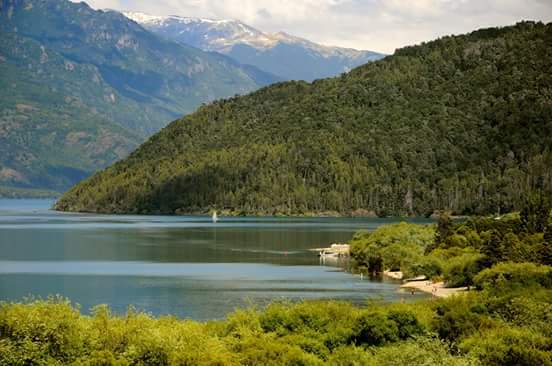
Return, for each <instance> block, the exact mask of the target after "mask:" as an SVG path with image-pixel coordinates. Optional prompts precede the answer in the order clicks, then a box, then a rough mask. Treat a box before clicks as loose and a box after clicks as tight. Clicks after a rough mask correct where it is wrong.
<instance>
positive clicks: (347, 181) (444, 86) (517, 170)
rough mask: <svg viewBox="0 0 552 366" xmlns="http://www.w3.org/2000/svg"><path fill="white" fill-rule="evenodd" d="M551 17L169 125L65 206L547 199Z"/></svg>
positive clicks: (449, 204)
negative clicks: (538, 196)
mask: <svg viewBox="0 0 552 366" xmlns="http://www.w3.org/2000/svg"><path fill="white" fill-rule="evenodd" d="M551 27H552V25H551V24H546V25H545V24H542V23H533V22H523V23H519V24H517V25H515V26H512V27H506V28H498V29H485V30H481V31H476V32H473V33H471V34H468V35H463V36H454V37H444V38H441V39H439V40H436V41H433V42H429V43H425V44H422V45H419V46H415V47H407V48H404V49H402V50H398V51H397V52H396V53H395V54H394V55H393V56H389V57H386V58H385V59H383V60H381V61H377V62H373V63H370V64H367V65H364V66H361V67H359V68H357V69H355V70H352V71H351V72H349V73H347V74H344V75H342V76H340V77H337V78H332V79H325V80H317V81H315V82H313V83H311V84H308V83H306V82H287V83H279V84H275V85H272V86H270V87H267V88H264V89H262V90H259V91H257V92H255V93H252V94H250V95H247V96H244V97H238V98H230V99H227V100H221V101H216V102H214V103H212V104H210V105H208V106H204V107H201V108H199V110H197V111H196V112H195V113H193V114H191V115H189V116H186V117H184V118H183V119H181V120H179V121H175V122H173V123H172V124H171V125H170V126H168V127H167V128H165V129H164V130H162V131H161V132H160V133H159V134H157V135H155V136H154V137H152V138H151V139H150V140H149V141H147V142H146V143H145V144H143V145H142V146H141V147H140V148H139V149H138V150H137V151H135V152H134V153H133V154H132V155H131V156H130V157H129V158H127V159H125V160H123V161H121V162H119V163H117V164H115V165H113V166H111V167H109V168H108V169H106V170H104V171H102V172H101V173H99V174H97V175H95V176H93V177H91V178H90V179H88V180H86V181H84V182H83V183H81V184H79V185H77V186H76V187H74V188H73V189H71V190H70V191H69V192H67V193H66V194H65V195H64V196H63V198H62V199H61V200H60V201H59V202H58V205H57V208H58V209H60V210H67V211H79V210H80V211H91V212H111V213H153V212H155V213H166V214H175V213H177V214H178V213H198V212H207V211H208V210H209V209H212V208H216V209H219V210H227V211H228V212H229V213H234V214H239V213H246V214H298V215H301V214H308V213H313V212H314V213H322V212H325V213H328V212H330V213H334V214H336V213H337V214H353V213H355V212H364V213H368V212H372V213H377V214H378V215H380V216H384V215H389V214H393V215H400V214H420V215H421V214H423V215H425V214H431V213H432V212H433V211H434V210H437V209H444V210H448V211H451V212H452V213H457V214H473V213H490V212H509V211H512V210H520V209H521V207H522V206H523V205H524V203H525V200H526V197H527V195H528V194H532V193H535V192H541V194H542V195H543V196H546V195H548V196H550V195H552V183H551V181H550V179H549V176H550V169H551V167H552V153H551V151H550V146H552V123H551V122H552V119H551V116H552V110H551V105H552V104H551V103H550V95H549V93H548V90H549V89H550V87H551V85H552V77H551V76H550V73H548V72H547V70H550V69H551V67H552V48H551V47H549V46H548V45H549V44H550V37H551V36H550V35H551V34H552V32H551V31H550V29H551Z"/></svg>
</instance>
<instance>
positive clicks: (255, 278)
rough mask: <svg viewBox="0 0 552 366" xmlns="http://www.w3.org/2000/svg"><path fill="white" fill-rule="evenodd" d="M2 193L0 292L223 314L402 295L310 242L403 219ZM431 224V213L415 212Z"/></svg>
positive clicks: (11, 296) (191, 314) (182, 313)
mask: <svg viewBox="0 0 552 366" xmlns="http://www.w3.org/2000/svg"><path fill="white" fill-rule="evenodd" d="M52 204H53V201H52V200H1V199H0V300H10V301H11V300H21V299H23V298H25V297H27V296H29V295H32V296H35V297H38V296H40V297H47V296H48V295H54V294H59V295H62V296H66V297H68V298H70V299H71V300H72V301H74V302H76V303H78V304H80V305H81V309H82V311H83V312H88V311H89V310H90V308H91V307H93V306H94V305H97V304H108V305H110V306H111V307H112V309H113V310H114V311H116V312H119V313H123V312H125V311H126V309H127V306H128V305H133V306H135V307H136V308H138V309H141V310H145V311H147V312H150V313H152V314H154V315H163V314H173V315H176V316H179V317H185V318H192V319H198V320H204V319H217V318H222V317H224V316H225V315H226V314H227V313H229V312H231V311H233V310H234V309H236V308H238V307H244V306H248V305H251V304H254V305H259V306H263V305H265V304H267V303H269V302H271V301H275V300H278V299H287V300H291V301H298V300H302V299H321V298H322V299H339V300H348V301H352V302H354V303H356V304H363V303H365V302H366V301H368V299H379V300H383V301H399V300H400V299H401V297H403V296H404V298H405V299H406V300H412V299H418V298H421V297H425V296H426V295H423V294H416V295H414V296H412V295H410V294H409V295H403V294H401V293H399V292H398V284H397V282H394V281H391V280H383V281H369V280H366V279H363V280H361V279H360V277H359V276H355V275H351V274H350V273H347V272H346V271H344V270H343V269H342V268H341V267H340V266H339V265H338V264H336V263H329V262H326V263H321V262H320V259H319V258H318V257H317V256H316V253H313V252H311V251H309V250H308V249H310V248H316V247H321V246H328V245H329V244H331V243H333V242H345V241H348V240H349V239H350V238H351V237H352V235H353V234H354V233H355V232H356V231H358V230H361V229H362V230H374V229H375V228H377V227H378V226H380V225H382V224H387V223H391V222H397V221H398V220H396V219H350V218H346V219H345V218H264V217H263V218H259V217H251V218H242V217H240V218H227V217H222V218H220V221H219V222H218V223H217V224H213V223H212V222H211V219H210V218H209V217H171V216H115V215H95V214H66V213H59V212H54V211H50V210H49V208H50V207H51V206H52ZM410 221H416V222H420V223H423V222H427V221H424V220H410Z"/></svg>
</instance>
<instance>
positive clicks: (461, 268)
mask: <svg viewBox="0 0 552 366" xmlns="http://www.w3.org/2000/svg"><path fill="white" fill-rule="evenodd" d="M483 258H484V256H483V255H481V254H479V253H476V254H473V253H469V254H463V255H460V256H457V257H454V258H452V259H450V260H449V261H448V262H447V263H446V264H445V269H444V279H445V282H446V283H447V285H448V286H450V287H461V286H471V285H473V281H474V279H473V278H474V276H475V275H477V274H478V273H479V272H480V271H481V270H482V269H483Z"/></svg>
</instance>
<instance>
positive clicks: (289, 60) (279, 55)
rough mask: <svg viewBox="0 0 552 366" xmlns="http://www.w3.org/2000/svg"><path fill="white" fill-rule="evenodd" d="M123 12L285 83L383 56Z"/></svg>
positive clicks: (203, 21)
mask: <svg viewBox="0 0 552 366" xmlns="http://www.w3.org/2000/svg"><path fill="white" fill-rule="evenodd" d="M123 14H124V15H125V16H127V17H128V18H130V19H132V20H134V21H135V22H137V23H139V24H141V25H142V26H143V27H145V28H146V29H148V30H150V31H152V32H154V33H157V34H159V35H161V36H164V37H166V38H169V39H171V40H174V41H177V42H181V43H185V44H188V45H191V46H194V47H197V48H200V49H203V50H206V51H215V52H219V53H223V54H225V55H228V56H230V57H232V58H234V59H235V60H237V61H238V62H240V63H242V64H249V65H254V66H257V67H258V68H260V69H262V70H265V71H268V72H270V73H272V74H275V75H278V76H280V77H282V78H284V79H297V78H299V79H304V80H312V79H315V78H319V77H327V76H333V75H336V74H339V73H341V72H346V71H348V70H350V69H351V68H353V67H356V66H358V65H360V64H363V63H366V62H369V61H373V60H376V59H378V58H381V57H383V55H381V54H378V53H375V52H371V51H360V50H355V49H350V48H342V47H331V46H324V45H321V44H318V43H315V42H312V41H309V40H307V39H304V38H300V37H296V36H293V35H290V34H288V33H285V32H277V33H269V32H263V31H261V30H258V29H256V28H254V27H251V26H250V25H247V24H245V23H243V22H241V21H239V20H229V19H224V20H217V19H208V18H192V17H182V16H177V15H168V16H157V15H149V14H144V13H139V12H123Z"/></svg>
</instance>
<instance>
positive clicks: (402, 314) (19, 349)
mask: <svg viewBox="0 0 552 366" xmlns="http://www.w3.org/2000/svg"><path fill="white" fill-rule="evenodd" d="M543 208H544V210H543ZM409 238H410V241H409ZM405 242H406V243H407V244H410V246H405V245H403V244H405ZM352 245H353V247H354V248H355V251H354V252H353V255H354V256H355V258H356V260H357V262H358V264H359V265H362V264H363V263H365V262H363V261H364V259H366V258H368V257H366V256H363V254H362V253H364V254H366V252H365V251H364V249H366V248H368V247H371V249H376V250H375V252H376V253H374V254H378V253H377V252H378V250H379V254H381V257H378V256H373V258H375V260H374V259H372V260H371V261H370V263H368V265H370V264H376V265H377V264H378V263H381V262H379V261H378V258H383V263H384V264H383V266H385V267H387V268H400V269H404V270H407V271H408V270H410V271H411V273H416V272H418V273H419V272H422V273H423V272H425V273H428V270H433V269H435V268H436V269H437V271H439V269H440V268H444V272H443V273H444V274H442V273H438V272H433V273H428V275H429V276H430V277H432V278H435V277H438V276H441V275H444V276H445V279H446V281H447V284H449V285H465V284H470V285H472V287H471V290H470V291H467V292H464V293H461V294H457V295H455V296H452V297H451V298H447V299H432V300H423V301H421V302H416V303H411V304H404V303H396V304H385V303H380V302H377V301H372V302H368V303H367V305H366V306H363V307H355V306H353V305H351V304H348V303H345V302H335V301H333V302H332V301H330V302H321V301H316V302H303V303H298V304H289V303H274V304H271V305H269V306H268V307H266V308H264V309H260V308H250V309H243V310H238V311H236V312H235V313H233V314H231V315H230V316H229V317H228V318H227V319H225V320H221V321H210V322H206V323H199V322H194V321H189V320H179V319H177V318H174V317H162V318H153V317H151V316H149V315H147V314H144V313H141V312H139V311H136V310H135V309H133V308H130V309H129V311H128V313H127V314H126V315H117V314H113V313H112V312H111V311H110V310H109V308H108V307H107V306H105V305H99V306H97V307H96V308H94V309H93V310H92V315H91V316H85V315H82V314H81V313H80V309H79V308H78V306H76V305H73V304H71V303H70V302H69V301H68V300H66V299H61V298H51V299H48V300H32V299H31V300H28V301H26V302H23V303H3V304H0V364H3V365H30V364H56V365H64V364H67V365H69V364H73V365H75V364H78V365H219V366H220V365H335V366H345V365H359V366H360V365H363V366H364V365H367V366H370V365H374V366H375V365H379V366H381V365H384V366H385V365H390V366H391V365H393V366H407V365H426V366H432V365H439V366H441V365H452V366H455V365H458V366H460V365H465V366H467V365H473V366H475V365H487V366H495V365H496V366H534V365H539V366H549V365H552V267H551V266H550V264H551V256H550V248H551V247H552V216H551V215H550V211H549V210H548V209H547V206H545V205H542V204H540V203H538V202H537V204H533V203H530V204H528V205H526V206H525V207H524V208H523V209H522V211H521V212H520V213H519V214H510V215H507V216H500V217H493V218H474V219H470V220H468V221H463V222H451V221H450V220H449V219H447V218H446V217H445V216H443V217H442V219H441V221H440V222H439V225H438V226H435V225H433V226H420V225H418V226H416V225H412V224H406V223H405V224H399V225H393V226H387V227H382V228H381V229H379V230H378V231H376V232H372V233H358V234H357V235H356V237H355V239H354V240H353V241H352ZM396 245H399V246H400V247H401V248H402V249H403V251H406V252H407V253H406V254H404V253H402V252H400V251H399V252H398V253H397V251H396V250H393V246H396ZM386 248H388V249H390V250H386ZM420 249H421V250H420ZM408 253H411V254H413V255H409V254H408ZM393 254H395V257H393ZM445 257H446V259H444V258H445ZM424 258H425V259H424ZM397 259H399V260H398V261H397ZM400 259H403V260H404V261H403V262H401V261H400ZM441 265H442V266H443V267H441ZM424 282H425V281H424Z"/></svg>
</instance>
